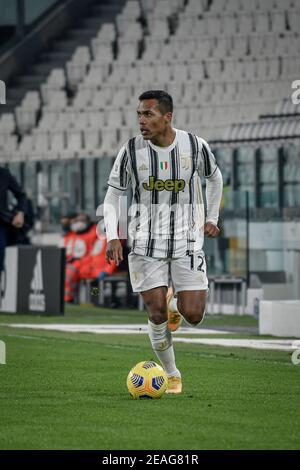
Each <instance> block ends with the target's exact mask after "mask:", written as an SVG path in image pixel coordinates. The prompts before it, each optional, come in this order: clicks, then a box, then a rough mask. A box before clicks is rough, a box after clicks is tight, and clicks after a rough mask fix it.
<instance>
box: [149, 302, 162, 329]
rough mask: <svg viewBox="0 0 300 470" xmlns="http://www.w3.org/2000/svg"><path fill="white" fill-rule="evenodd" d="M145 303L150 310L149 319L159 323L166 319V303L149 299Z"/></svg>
mask: <svg viewBox="0 0 300 470" xmlns="http://www.w3.org/2000/svg"><path fill="white" fill-rule="evenodd" d="M145 305H146V308H147V310H148V314H149V320H150V321H151V322H152V323H154V324H155V325H159V324H161V323H163V322H165V321H166V317H167V311H166V304H165V303H163V302H153V301H149V302H146V303H145Z"/></svg>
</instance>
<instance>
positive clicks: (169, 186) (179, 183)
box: [143, 176, 185, 193]
mask: <svg viewBox="0 0 300 470" xmlns="http://www.w3.org/2000/svg"><path fill="white" fill-rule="evenodd" d="M184 187H185V181H184V180H171V179H168V180H159V179H157V180H156V179H155V178H154V176H149V183H143V188H144V189H146V190H147V191H162V190H163V189H166V190H167V191H173V192H174V193H178V192H179V191H183V189H184Z"/></svg>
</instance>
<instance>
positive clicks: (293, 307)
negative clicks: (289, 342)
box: [259, 300, 300, 338]
mask: <svg viewBox="0 0 300 470" xmlns="http://www.w3.org/2000/svg"><path fill="white" fill-rule="evenodd" d="M259 334H260V335H272V336H284V337H294V338H300V300H276V301H275V302H274V301H268V300H263V301H262V302H260V313H259Z"/></svg>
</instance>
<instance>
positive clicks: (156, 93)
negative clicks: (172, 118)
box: [139, 90, 173, 114]
mask: <svg viewBox="0 0 300 470" xmlns="http://www.w3.org/2000/svg"><path fill="white" fill-rule="evenodd" d="M139 100H140V101H142V100H157V101H158V104H159V108H160V110H161V112H162V113H164V114H165V113H173V98H172V96H171V95H169V93H167V92H166V91H163V90H149V91H145V92H144V93H142V94H141V95H140V96H139Z"/></svg>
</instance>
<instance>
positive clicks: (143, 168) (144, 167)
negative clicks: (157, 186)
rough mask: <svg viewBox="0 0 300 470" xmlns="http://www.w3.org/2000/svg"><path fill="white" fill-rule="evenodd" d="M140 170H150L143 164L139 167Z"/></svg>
mask: <svg viewBox="0 0 300 470" xmlns="http://www.w3.org/2000/svg"><path fill="white" fill-rule="evenodd" d="M139 170H148V167H147V166H146V165H145V164H144V163H143V164H142V165H141V166H139Z"/></svg>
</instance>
